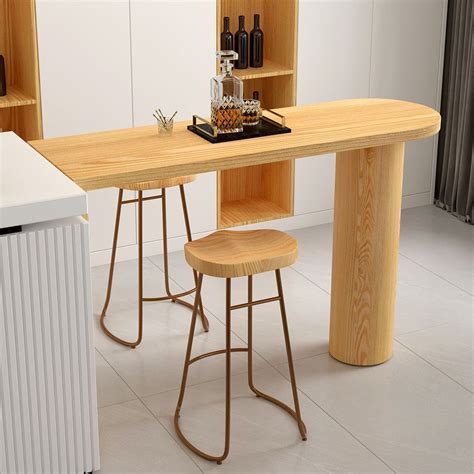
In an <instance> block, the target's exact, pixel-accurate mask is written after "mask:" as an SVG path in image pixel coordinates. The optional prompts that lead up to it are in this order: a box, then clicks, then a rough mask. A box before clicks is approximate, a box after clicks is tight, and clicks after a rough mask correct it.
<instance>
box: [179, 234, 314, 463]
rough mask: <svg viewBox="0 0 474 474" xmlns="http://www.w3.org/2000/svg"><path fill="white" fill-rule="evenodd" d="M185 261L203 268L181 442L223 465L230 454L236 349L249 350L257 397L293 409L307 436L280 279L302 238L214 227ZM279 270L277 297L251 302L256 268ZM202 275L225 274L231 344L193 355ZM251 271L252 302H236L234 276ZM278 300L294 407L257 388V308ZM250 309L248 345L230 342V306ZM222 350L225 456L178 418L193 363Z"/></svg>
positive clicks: (197, 301)
mask: <svg viewBox="0 0 474 474" xmlns="http://www.w3.org/2000/svg"><path fill="white" fill-rule="evenodd" d="M184 251H185V256H186V261H187V262H188V263H189V265H191V267H192V268H193V269H194V270H195V271H197V272H199V277H198V281H197V285H196V286H197V291H196V297H195V300H194V308H193V316H192V320H191V327H190V330H189V337H188V346H187V349H186V358H185V362H184V370H183V378H182V381H181V389H180V392H179V399H178V404H177V406H176V411H175V415H174V425H175V429H176V433H177V434H178V436H179V438H180V439H181V441H182V442H183V443H184V444H185V445H186V446H187V447H188V448H189V449H191V450H192V451H193V452H195V453H196V454H198V455H199V456H201V457H203V458H204V459H207V460H209V461H217V464H221V463H222V461H223V460H224V459H225V458H226V457H227V456H228V454H229V445H230V398H231V395H230V377H231V352H247V355H248V385H249V388H250V390H252V392H253V393H255V395H256V396H257V397H262V398H264V399H265V400H268V401H270V402H272V403H274V404H276V405H278V406H279V407H280V408H283V410H285V411H286V412H288V413H289V414H290V415H291V416H292V417H293V418H294V419H295V420H296V422H297V424H298V428H299V431H300V435H301V438H302V439H303V441H305V440H306V427H305V425H304V423H303V421H302V419H301V412H300V407H299V402H298V392H297V388H296V380H295V371H294V368H293V357H292V355H291V345H290V336H289V332H288V323H287V319H286V310H285V302H284V299H283V288H282V283H281V275H280V269H281V268H283V267H287V266H289V265H291V264H293V263H294V262H295V260H296V257H297V253H298V243H297V241H296V240H295V239H293V237H291V236H289V235H288V234H285V233H284V232H279V231H276V230H255V231H244V232H237V231H220V232H215V233H214V234H211V235H209V236H207V237H204V238H203V239H200V240H196V241H194V242H190V243H187V244H186V245H185V247H184ZM268 271H275V274H276V283H277V289H278V296H274V297H271V298H266V299H262V300H256V301H252V276H253V275H254V274H256V273H263V272H268ZM203 275H210V276H214V277H219V278H225V279H226V348H225V349H221V350H217V351H212V352H207V353H205V354H201V355H199V356H196V357H193V358H191V351H192V344H193V336H194V330H195V327H196V318H197V314H198V308H199V306H200V304H201V288H202V280H203ZM242 276H247V278H248V302H247V303H242V304H236V305H232V304H231V280H232V278H235V277H242ZM272 301H279V303H280V312H281V318H282V323H283V332H284V335H285V345H286V353H287V357H288V366H289V371H290V378H291V388H292V391H293V401H294V405H295V409H294V410H293V409H292V408H290V407H289V406H288V405H286V404H284V403H283V402H281V401H280V400H277V399H276V398H273V397H271V396H270V395H267V394H265V393H263V392H261V391H260V390H258V389H257V388H255V386H254V383H253V371H252V307H253V306H255V305H259V304H263V303H270V302H272ZM241 308H247V311H248V313H247V318H248V346H247V347H238V348H233V347H231V320H230V316H231V311H232V310H235V309H241ZM217 354H225V355H226V395H225V396H226V402H225V403H226V406H225V443H224V452H223V454H222V455H221V456H211V455H209V454H206V453H204V452H203V451H201V450H200V449H198V448H196V447H195V446H194V445H193V444H191V443H190V442H189V441H188V440H187V439H186V437H185V436H184V435H183V433H182V432H181V429H180V427H179V417H180V411H181V406H182V404H183V399H184V391H185V388H186V380H187V377H188V370H189V366H190V365H191V364H192V363H194V362H197V361H198V360H202V359H204V358H206V357H210V356H213V355H217Z"/></svg>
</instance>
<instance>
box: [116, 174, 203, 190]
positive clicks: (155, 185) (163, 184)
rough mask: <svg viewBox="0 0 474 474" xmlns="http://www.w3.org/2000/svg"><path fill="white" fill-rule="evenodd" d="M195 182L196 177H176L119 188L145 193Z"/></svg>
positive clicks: (125, 185)
mask: <svg viewBox="0 0 474 474" xmlns="http://www.w3.org/2000/svg"><path fill="white" fill-rule="evenodd" d="M193 181H196V175H193V174H192V175H190V176H178V177H177V178H164V179H157V180H155V181H142V182H140V183H128V184H123V185H122V186H120V187H121V188H122V189H129V190H130V191H147V190H150V189H163V188H172V187H174V186H180V185H181V184H188V183H192V182H193Z"/></svg>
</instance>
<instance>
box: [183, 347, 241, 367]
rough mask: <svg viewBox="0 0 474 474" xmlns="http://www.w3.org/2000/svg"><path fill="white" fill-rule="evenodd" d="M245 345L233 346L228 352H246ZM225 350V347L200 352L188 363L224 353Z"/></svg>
mask: <svg viewBox="0 0 474 474" xmlns="http://www.w3.org/2000/svg"><path fill="white" fill-rule="evenodd" d="M248 351H249V350H248V348H247V347H234V348H232V349H231V350H230V352H248ZM226 352H227V351H226V349H219V350H217V351H212V352H206V353H204V354H200V355H198V356H196V357H193V358H192V359H191V360H190V361H189V363H190V364H192V363H193V362H197V361H198V360H201V359H205V358H206V357H211V356H215V355H219V354H225V353H226Z"/></svg>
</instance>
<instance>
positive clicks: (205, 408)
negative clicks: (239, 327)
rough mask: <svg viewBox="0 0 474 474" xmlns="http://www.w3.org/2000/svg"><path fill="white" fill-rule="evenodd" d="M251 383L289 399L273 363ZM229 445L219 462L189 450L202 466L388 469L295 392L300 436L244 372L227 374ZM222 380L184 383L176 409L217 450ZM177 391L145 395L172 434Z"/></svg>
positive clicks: (195, 437) (195, 436)
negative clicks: (255, 390) (303, 438)
mask: <svg viewBox="0 0 474 474" xmlns="http://www.w3.org/2000/svg"><path fill="white" fill-rule="evenodd" d="M254 380H255V385H256V386H257V387H258V388H260V389H261V390H263V391H265V392H267V393H269V394H271V395H274V396H276V397H278V398H280V399H281V400H282V401H284V402H285V403H288V404H291V403H292V401H291V389H290V385H289V383H288V382H287V381H286V380H285V379H284V378H283V377H282V376H281V375H280V374H279V373H278V372H277V371H276V370H274V369H265V370H263V371H262V370H260V371H258V372H256V373H255V377H254ZM232 391H233V393H232V395H233V398H232V418H231V426H232V428H231V429H232V432H231V446H230V453H229V457H228V458H227V460H226V461H224V463H223V464H222V465H221V466H218V465H217V464H216V463H212V462H209V461H206V460H204V459H201V458H199V457H198V456H195V455H194V454H192V456H193V459H194V460H195V461H196V462H197V463H198V464H199V466H200V467H201V469H202V470H203V471H205V472H211V471H212V472H260V473H262V472H268V473H269V472H284V473H299V472H390V470H389V468H388V467H387V466H386V465H384V464H383V463H382V462H381V461H380V460H379V459H377V457H376V456H374V455H373V454H372V453H371V452H370V451H368V450H367V449H366V448H365V447H364V446H362V445H361V444H360V443H359V442H358V441H357V440H355V439H354V438H353V437H352V436H351V435H350V434H349V433H347V432H346V431H345V430H344V429H342V428H341V427H340V426H339V425H338V424H337V423H335V422H334V421H333V420H332V419H331V418H330V417H329V416H327V415H326V414H325V413H324V412H323V411H322V410H321V409H319V408H318V407H317V406H316V405H314V404H313V403H312V402H311V401H310V400H309V399H308V398H306V397H305V396H303V395H300V397H301V399H300V403H301V410H302V414H303V419H304V421H305V424H306V427H307V429H308V440H307V441H305V442H304V441H301V438H300V436H299V431H298V428H297V426H296V423H295V422H294V420H293V419H292V418H290V417H289V416H288V414H287V413H286V412H284V411H283V410H281V409H280V408H278V407H276V406H275V405H273V404H271V403H269V402H267V401H265V400H263V399H257V398H256V397H255V396H254V395H253V394H252V392H250V391H249V389H248V388H247V379H246V377H245V376H244V375H237V376H233V377H232ZM224 393H225V392H224V381H223V380H217V381H213V382H208V383H204V384H200V385H195V386H193V387H189V388H188V390H187V392H186V397H185V402H184V405H183V408H182V411H181V417H180V422H181V427H182V430H183V432H184V433H185V434H186V435H187V436H189V438H190V439H191V440H192V442H193V443H195V444H196V445H198V447H199V448H200V449H202V450H204V451H206V452H210V453H212V454H215V455H217V454H219V453H221V452H222V449H223V440H224V398H225V396H224ZM177 396H178V392H177V391H173V392H167V393H163V394H160V395H156V396H153V397H147V398H146V399H144V402H145V403H146V405H147V406H148V407H149V408H150V409H151V410H152V412H153V413H154V414H155V415H156V416H157V417H158V418H159V419H160V421H161V422H162V423H163V424H164V425H165V426H166V427H167V429H169V430H170V432H172V433H173V434H174V436H176V434H175V433H174V428H173V413H174V409H175V406H176V400H177Z"/></svg>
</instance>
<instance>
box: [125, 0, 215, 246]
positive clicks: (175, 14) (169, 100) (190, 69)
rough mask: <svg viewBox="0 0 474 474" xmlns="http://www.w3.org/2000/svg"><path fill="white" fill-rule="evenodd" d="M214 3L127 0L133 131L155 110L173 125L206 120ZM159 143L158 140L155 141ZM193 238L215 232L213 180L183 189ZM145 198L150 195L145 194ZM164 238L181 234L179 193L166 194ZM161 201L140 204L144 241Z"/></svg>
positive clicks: (157, 224) (157, 233)
mask: <svg viewBox="0 0 474 474" xmlns="http://www.w3.org/2000/svg"><path fill="white" fill-rule="evenodd" d="M215 9H216V2H215V0H188V1H175V0H172V1H171V0H165V1H154V2H144V1H143V0H131V2H130V15H131V16H130V24H131V44H132V66H133V113H134V125H135V126H140V125H147V124H152V123H154V121H155V119H154V118H153V116H152V114H153V111H154V110H155V109H156V108H158V107H159V108H160V109H161V110H162V111H163V113H164V114H165V115H168V116H169V115H170V114H172V113H174V111H175V110H178V115H177V120H189V121H190V120H191V117H192V115H193V114H200V115H204V116H209V101H210V99H209V81H210V78H211V77H212V76H213V75H214V74H215V64H216V63H215V56H214V50H215V42H216V33H215V31H216V30H215V28H216V26H215V18H216V11H215ZM157 139H159V137H157ZM185 189H186V196H187V201H188V207H189V215H190V220H191V228H192V231H193V232H204V231H209V230H213V229H215V228H216V174H215V173H207V174H203V175H199V176H198V179H197V180H196V181H195V182H194V183H191V184H189V185H186V186H185ZM145 194H146V195H149V194H150V193H145ZM167 210H168V212H167V216H168V236H169V237H177V236H183V235H185V234H186V232H185V228H184V222H183V217H182V210H181V201H180V197H179V189H178V188H171V189H169V190H168V191H167ZM161 238H162V232H161V201H159V200H158V201H151V202H147V203H145V204H144V239H145V241H153V240H159V239H161Z"/></svg>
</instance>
